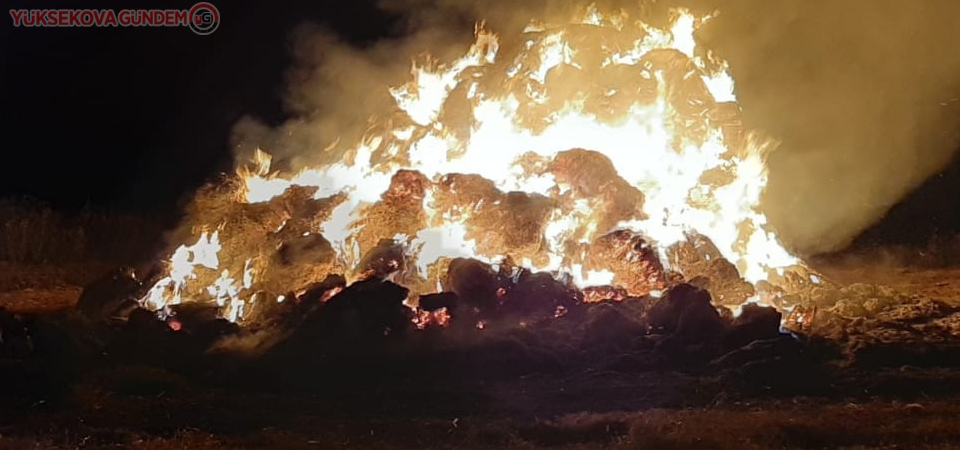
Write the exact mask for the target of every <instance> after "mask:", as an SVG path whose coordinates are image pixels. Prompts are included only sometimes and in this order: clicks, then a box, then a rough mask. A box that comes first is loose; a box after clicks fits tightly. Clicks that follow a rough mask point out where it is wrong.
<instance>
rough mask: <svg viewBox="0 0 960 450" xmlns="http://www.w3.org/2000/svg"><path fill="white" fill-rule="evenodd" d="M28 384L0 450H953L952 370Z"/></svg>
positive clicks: (58, 296)
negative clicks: (295, 383) (358, 384)
mask: <svg viewBox="0 0 960 450" xmlns="http://www.w3.org/2000/svg"><path fill="white" fill-rule="evenodd" d="M851 261H852V260H850V259H846V260H832V261H829V262H818V263H817V266H816V268H817V270H819V271H820V272H821V273H823V274H824V275H825V276H826V277H828V278H829V279H831V280H832V281H834V282H837V283H840V284H850V283H877V284H883V285H887V286H891V287H894V288H895V289H896V290H898V291H901V292H904V293H909V294H916V295H923V296H926V297H928V298H933V299H938V300H943V301H945V302H947V303H950V304H960V269H915V268H907V267H902V266H900V267H897V266H895V265H891V264H886V263H885V264H875V265H872V266H871V265H867V264H864V263H863V261H862V260H858V261H855V262H851ZM107 270H109V268H106V267H101V266H98V265H82V266H77V267H70V268H61V269H38V268H36V267H9V266H8V267H3V270H0V306H3V307H6V308H8V309H10V310H13V311H18V312H25V313H44V312H49V311H52V310H56V309H61V308H69V307H70V306H72V305H73V303H74V302H75V301H76V298H77V297H78V296H79V293H80V286H81V285H82V283H84V282H86V281H89V280H90V279H94V278H96V276H98V275H99V274H101V273H104V272H105V271H107ZM5 364H6V363H5ZM33 370H34V369H33V368H30V367H23V366H19V365H15V364H12V363H10V364H7V365H6V366H4V367H0V374H2V376H3V377H5V378H6V380H5V381H4V380H0V384H2V385H3V386H4V387H3V388H2V389H0V390H2V391H3V394H4V395H2V396H0V398H2V399H3V401H2V402H0V449H20V448H23V449H75V448H84V449H87V448H89V449H101V448H102V449H106V448H134V449H211V450H212V449H251V448H284V449H300V448H303V449H353V448H357V449H365V448H371V449H372V448H384V449H414V448H416V449H423V448H437V449H447V448H449V449H454V448H457V449H504V448H510V449H540V448H554V449H644V450H646V449H708V450H726V449H731V450H733V449H746V450H750V449H954V448H960V425H958V424H960V401H958V400H960V369H956V368H949V367H947V368H932V367H928V368H917V367H908V366H903V367H891V368H884V369H881V370H870V371H864V370H859V369H856V368H844V367H837V368H834V369H832V370H834V371H833V372H832V373H831V374H830V375H829V376H822V380H821V381H818V382H816V383H812V384H811V385H814V384H815V385H816V387H815V388H810V389H807V388H802V389H801V388H795V387H792V386H787V387H784V386H782V385H780V384H778V382H777V380H776V379H772V380H771V379H769V378H760V379H759V380H760V381H757V380H758V379H755V378H752V377H751V376H750V374H749V373H747V372H741V371H732V372H724V373H683V372H671V371H665V372H636V371H633V372H632V371H614V370H608V369H607V368H598V369H597V370H592V371H586V372H575V373H564V374H562V375H558V374H555V373H552V374H535V373H534V374H527V375H522V376H516V377H503V378H497V379H492V380H489V381H483V382H470V383H460V382H458V380H456V379H450V380H447V381H446V382H441V383H437V382H433V381H431V382H426V381H425V380H418V379H416V378H415V377H414V378H398V379H397V380H396V382H393V383H390V382H388V383H383V384H376V385H371V386H369V389H355V388H351V389H341V388H339V387H338V386H318V387H317V389H315V390H311V391H297V392H289V393H278V392H275V391H270V390H257V389H251V390H237V389H236V388H234V387H229V386H226V385H218V384H217V382H216V380H214V381H213V382H208V383H206V384H204V385H202V386H200V385H196V384H194V383H192V382H191V381H188V380H187V379H185V378H183V377H181V376H180V375H177V374H174V373H171V372H167V371H165V370H162V369H155V368H148V367H139V366H122V367H115V368H111V369H109V370H107V371H102V372H97V373H95V374H94V375H91V376H87V377H86V378H84V379H83V380H82V381H81V382H79V383H75V384H73V385H71V386H70V387H69V388H68V389H67V390H65V391H60V392H48V391H45V390H44V389H42V388H36V387H35V386H32V385H31V384H32V381H31V382H28V383H25V384H24V385H20V384H18V383H22V382H23V381H22V380H33V378H31V377H32V376H33V375H29V374H32V373H34V372H33ZM18 374H19V375H18ZM23 374H28V375H24V376H20V375H23ZM819 376H821V375H816V374H810V378H815V377H819ZM801 378H802V377H801ZM11 380H13V381H11ZM38 383H39V382H38ZM41 384H42V383H41Z"/></svg>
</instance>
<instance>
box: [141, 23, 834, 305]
mask: <svg viewBox="0 0 960 450" xmlns="http://www.w3.org/2000/svg"><path fill="white" fill-rule="evenodd" d="M632 20H633V19H631V18H630V17H629V15H628V14H627V13H626V12H624V11H618V12H614V13H604V12H601V11H599V10H597V9H596V8H594V7H590V8H587V9H586V10H584V11H583V13H582V14H581V15H580V16H578V17H576V18H574V19H573V20H571V21H570V22H568V23H553V24H551V23H532V24H531V25H530V26H528V27H527V28H526V29H525V30H523V31H522V32H520V33H518V34H516V35H512V36H510V38H509V39H505V40H501V38H500V37H498V36H496V35H494V34H492V33H490V32H488V31H486V30H484V29H483V28H482V27H479V28H478V30H477V35H476V42H475V43H474V45H473V46H472V47H471V48H470V49H469V51H468V52H467V53H466V54H465V55H464V56H463V57H461V58H459V59H456V60H453V61H447V62H439V61H436V60H433V59H430V58H424V59H423V60H420V61H417V62H415V64H414V65H413V69H412V75H413V78H412V80H411V81H410V82H409V83H407V84H406V85H403V86H399V87H395V88H392V89H390V92H391V94H392V95H393V97H394V99H395V101H396V102H395V103H396V109H395V110H394V111H387V112H385V113H386V114H385V115H384V116H383V117H382V118H381V119H380V120H379V122H377V125H376V126H374V127H371V129H370V131H369V132H368V133H367V135H366V136H365V137H364V138H363V139H361V141H360V142H358V143H356V145H354V146H352V147H348V148H346V149H345V150H343V151H342V154H341V155H340V157H339V159H336V158H334V162H333V163H330V164H327V165H324V166H321V167H316V168H306V169H303V170H301V171H300V172H298V173H294V174H282V173H274V172H271V158H270V156H269V155H268V154H266V153H263V152H260V151H258V153H257V155H256V161H255V164H254V165H253V166H252V167H249V166H248V167H244V168H242V169H241V170H240V171H239V174H238V176H236V177H230V178H228V179H226V180H224V181H223V182H222V183H220V184H217V185H214V186H211V187H209V188H207V189H205V190H204V191H202V192H200V193H199V194H198V196H197V198H196V201H195V202H194V204H193V206H192V207H191V209H190V211H189V214H188V218H187V220H186V224H185V226H184V227H183V228H182V229H181V230H180V231H179V232H178V233H177V235H176V236H175V238H176V239H177V240H179V241H180V242H192V243H193V245H184V246H181V247H179V248H178V249H177V250H176V251H175V252H173V255H172V257H171V259H170V261H169V265H170V267H169V273H168V276H167V277H164V278H162V279H161V280H159V281H158V282H157V283H156V284H155V285H154V287H153V288H152V289H151V291H150V293H149V294H148V295H147V296H145V298H143V300H142V303H143V304H144V306H145V307H147V308H149V309H152V310H159V311H165V310H168V309H169V307H170V306H173V305H178V304H181V303H185V302H209V303H211V304H216V305H217V306H218V307H219V308H221V315H222V316H223V317H226V318H228V319H229V320H231V321H234V322H240V323H252V322H256V321H257V320H259V319H257V317H258V316H259V314H260V313H258V311H266V310H269V309H273V308H274V306H275V304H277V303H283V302H285V301H289V302H298V301H300V300H299V299H300V298H302V297H303V296H304V294H305V292H307V291H310V290H311V289H312V288H311V286H312V285H313V284H315V283H318V282H321V281H322V280H324V279H325V278H327V277H328V276H331V275H342V276H344V277H345V278H346V280H347V281H349V282H354V281H360V280H368V279H381V280H391V281H393V282H396V283H398V284H400V285H403V286H406V287H408V288H409V289H411V291H412V294H411V295H410V296H409V298H407V299H405V301H406V302H405V303H406V304H407V305H408V306H409V307H410V308H412V309H413V311H414V313H415V314H423V313H424V311H423V310H422V309H421V310H419V311H418V310H417V309H416V308H417V302H418V300H417V299H418V296H420V295H426V294H431V293H438V292H443V291H447V292H457V291H462V290H463V288H462V287H460V286H461V285H462V284H463V283H473V282H474V281H470V282H465V281H458V280H457V278H458V275H455V274H454V273H455V272H457V271H461V270H462V269H460V267H464V264H465V263H462V262H461V260H472V261H473V263H472V264H478V265H479V264H483V265H487V266H489V270H488V271H487V272H488V273H487V278H486V279H485V280H483V281H476V283H481V284H483V283H488V285H487V286H486V288H489V289H490V290H493V291H497V292H500V295H499V297H500V298H501V299H502V297H503V296H504V295H505V294H504V292H505V289H506V288H504V287H500V286H496V287H495V285H494V281H493V280H495V279H496V277H495V276H494V274H504V273H506V274H508V276H507V278H510V277H512V278H514V281H515V278H516V277H517V276H518V275H517V274H518V273H521V272H523V271H525V270H526V271H531V272H542V273H549V274H550V276H552V278H554V279H555V280H559V281H560V283H561V284H562V285H564V286H566V287H567V288H568V289H570V290H574V291H578V292H580V294H578V295H581V296H583V299H584V301H586V302H601V301H621V300H623V299H626V298H628V297H646V296H653V297H656V296H659V295H661V294H662V293H663V292H664V290H666V289H668V288H670V287H671V286H675V285H677V284H679V283H681V282H684V281H688V282H691V283H694V284H696V285H698V286H700V287H704V288H707V289H709V290H710V291H711V292H712V293H713V298H714V301H715V303H716V304H717V305H723V306H726V307H729V308H731V309H733V308H737V307H739V306H740V305H743V304H745V303H748V302H754V303H756V302H766V303H770V302H772V301H774V300H775V299H777V298H781V297H782V293H783V291H782V289H781V290H777V289H774V288H773V286H772V285H770V284H769V283H767V282H768V281H773V280H774V279H775V280H776V281H777V282H778V283H779V284H781V285H785V283H784V282H785V281H786V280H787V279H786V278H785V276H786V275H790V273H789V272H790V271H793V270H797V271H799V272H798V273H804V272H803V270H802V269H799V268H798V261H797V260H796V259H795V258H794V257H792V256H791V255H790V254H789V253H788V252H787V251H785V250H784V249H783V248H782V246H781V245H780V244H779V242H778V241H777V239H776V236H775V235H774V234H773V232H772V231H770V230H768V229H767V225H766V218H765V216H764V215H763V214H762V213H761V212H760V211H759V210H758V209H757V205H758V203H759V201H760V195H761V194H762V192H763V188H764V185H765V184H766V168H765V155H766V153H767V152H768V151H769V149H770V145H769V144H768V143H765V142H763V141H761V140H760V139H758V138H756V137H753V136H752V135H749V134H745V133H744V132H743V130H742V125H741V124H740V121H739V108H738V107H737V104H736V97H735V94H734V89H733V83H732V80H731V78H730V76H729V74H728V73H727V71H726V63H725V62H724V61H722V60H720V59H719V58H716V57H715V56H714V55H713V54H712V53H710V52H708V51H705V50H703V49H701V48H699V47H698V46H697V43H696V41H695V39H694V31H695V29H696V28H697V27H698V26H700V25H702V24H703V23H705V22H706V21H707V20H709V17H695V16H693V15H691V14H690V13H688V12H686V11H683V10H678V11H674V13H673V19H672V23H671V24H670V26H669V27H667V28H665V29H658V28H655V27H653V26H650V25H647V24H645V23H643V22H639V21H637V22H634V21H632ZM327 151H328V152H333V151H334V150H331V149H328V150H327ZM797 276H798V277H801V278H802V277H805V276H806V275H797ZM810 279H816V277H813V278H808V280H810ZM760 282H763V283H761V284H757V283H760ZM786 284H789V283H786ZM757 286H761V287H765V289H764V290H765V292H760V291H758V290H757ZM781 287H783V286H781ZM767 288H768V289H767ZM457 293H458V294H460V292H457ZM330 295H332V294H330ZM471 295H473V294H471ZM327 297H329V295H327ZM486 301H490V302H494V303H496V302H497V301H500V300H496V299H494V300H486ZM427 312H428V313H430V314H432V312H430V311H427Z"/></svg>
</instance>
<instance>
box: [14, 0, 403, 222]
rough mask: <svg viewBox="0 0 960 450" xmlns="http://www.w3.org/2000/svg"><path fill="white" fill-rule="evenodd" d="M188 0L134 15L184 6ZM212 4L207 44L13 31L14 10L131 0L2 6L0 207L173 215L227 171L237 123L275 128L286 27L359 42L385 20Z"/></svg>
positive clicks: (99, 32)
mask: <svg viewBox="0 0 960 450" xmlns="http://www.w3.org/2000/svg"><path fill="white" fill-rule="evenodd" d="M193 3H194V2H192V1H188V2H170V1H166V2H164V1H151V2H147V3H137V5H136V7H148V8H151V9H152V8H177V9H189V8H190V7H191V6H192V5H193ZM213 4H214V5H215V6H216V7H217V8H218V10H219V11H220V14H221V24H220V26H219V28H218V29H217V30H216V31H215V32H214V33H213V34H211V35H208V36H198V35H196V34H194V33H193V32H191V31H190V30H189V29H187V28H105V29H97V28H15V27H13V26H12V20H11V18H10V16H9V13H8V10H7V9H8V8H9V9H20V8H24V9H31V8H94V9H116V10H120V9H124V8H131V7H134V5H132V4H131V3H130V2H111V1H109V0H107V1H103V0H100V1H70V2H52V1H44V2H37V1H14V2H6V3H5V5H4V6H5V9H4V11H3V13H4V17H3V18H2V19H0V23H2V25H0V65H2V68H0V77H2V78H0V86H2V87H3V88H2V89H3V94H2V97H0V114H2V117H0V136H2V141H0V145H2V148H3V150H4V152H3V167H4V170H3V175H2V176H0V197H8V196H19V195H29V196H33V197H37V198H40V199H42V200H44V201H47V202H50V203H52V204H54V205H56V206H58V207H62V208H68V209H69V208H76V207H80V206H83V205H86V204H91V205H93V206H95V207H103V208H121V209H133V210H142V209H147V210H154V211H156V210H167V209H169V208H174V207H175V205H176V203H177V201H178V200H179V199H182V198H183V196H184V195H188V194H189V193H190V192H191V191H192V190H193V189H194V188H195V187H196V186H197V185H199V184H200V183H202V182H203V181H204V180H205V179H209V178H210V177H212V176H216V174H217V173H218V172H221V171H224V170H230V169H231V168H232V162H231V157H230V151H229V148H228V145H229V144H228V141H229V136H230V129H231V127H232V126H233V124H234V123H235V122H236V121H237V120H238V119H239V118H240V117H241V116H243V115H252V116H256V117H260V118H262V119H263V120H265V121H267V122H268V123H279V122H282V120H283V117H284V116H283V109H282V102H281V97H282V92H283V89H284V73H285V70H286V68H287V67H288V65H289V64H290V51H289V50H290V44H291V42H290V31H291V30H292V29H294V28H295V27H296V26H297V25H299V24H301V23H304V22H313V23H318V24H323V25H326V26H328V27H331V28H333V29H334V30H336V31H337V32H338V33H339V34H341V35H343V36H344V37H345V38H346V39H348V40H349V41H351V42H355V43H357V44H358V45H363V44H364V43H365V42H369V41H371V40H374V39H376V38H378V37H382V36H384V35H387V34H388V32H389V31H390V30H391V29H393V23H392V22H393V21H392V18H390V17H386V16H384V15H383V14H382V13H378V12H377V11H376V9H375V5H374V1H373V0H359V1H351V2H326V1H311V2H299V3H297V4H294V3H293V2H289V1H288V2H283V1H280V2H276V1H273V2H264V1H251V0H230V1H228V2H224V1H221V2H216V1H214V2H213Z"/></svg>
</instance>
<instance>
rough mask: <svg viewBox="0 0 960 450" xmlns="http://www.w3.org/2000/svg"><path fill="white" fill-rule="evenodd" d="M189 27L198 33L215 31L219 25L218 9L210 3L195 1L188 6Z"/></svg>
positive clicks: (205, 33)
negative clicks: (194, 3) (190, 6)
mask: <svg viewBox="0 0 960 450" xmlns="http://www.w3.org/2000/svg"><path fill="white" fill-rule="evenodd" d="M189 20H190V29H191V30H193V32H194V33H197V34H199V35H207V34H210V33H213V32H214V31H217V27H219V26H220V11H217V7H216V6H213V5H211V4H210V3H197V4H196V5H193V8H190V17H189Z"/></svg>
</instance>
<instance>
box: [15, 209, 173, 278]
mask: <svg viewBox="0 0 960 450" xmlns="http://www.w3.org/2000/svg"><path fill="white" fill-rule="evenodd" d="M162 231H163V229H162V226H161V225H159V224H158V223H157V222H156V221H155V220H151V219H150V218H147V217H143V216H137V215H133V214H122V213H113V212H97V211H92V210H83V211H81V212H79V213H76V214H64V213H61V212H58V211H55V210H53V209H51V208H49V207H48V206H46V205H44V204H42V203H39V202H37V201H32V200H29V199H18V200H0V261H3V262H8V263H15V264H55V265H57V264H66V263H86V262H89V261H111V262H118V263H124V262H125V263H130V262H135V261H140V260H142V259H143V258H144V257H146V256H147V255H152V254H154V252H155V251H156V250H157V242H158V239H157V238H158V237H159V236H160V235H161V234H162Z"/></svg>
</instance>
